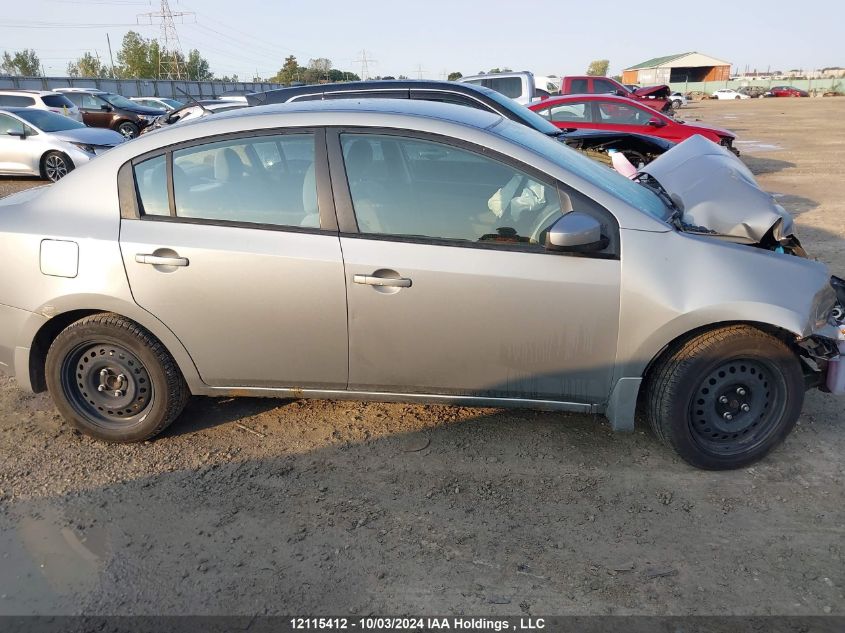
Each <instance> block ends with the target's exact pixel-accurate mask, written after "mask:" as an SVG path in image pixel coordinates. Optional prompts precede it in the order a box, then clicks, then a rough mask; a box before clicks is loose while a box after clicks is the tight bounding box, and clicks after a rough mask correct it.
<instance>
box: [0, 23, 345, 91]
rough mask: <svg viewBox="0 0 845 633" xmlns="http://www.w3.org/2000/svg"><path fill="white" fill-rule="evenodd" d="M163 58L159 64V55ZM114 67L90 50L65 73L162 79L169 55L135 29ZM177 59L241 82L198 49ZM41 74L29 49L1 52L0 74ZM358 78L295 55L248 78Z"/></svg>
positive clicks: (209, 75)
mask: <svg viewBox="0 0 845 633" xmlns="http://www.w3.org/2000/svg"><path fill="white" fill-rule="evenodd" d="M163 56H164V57H165V60H164V62H165V63H164V65H162V57H163ZM114 57H115V59H114V66H112V63H111V60H109V59H103V58H101V57H100V55H99V54H97V53H96V52H93V51H87V52H85V53H84V54H83V55H82V56H81V57H79V58H77V59H75V60H73V61H70V62H68V65H67V69H66V72H67V74H68V76H70V77H90V78H95V79H96V78H108V77H115V78H116V79H165V78H167V67H168V65H170V66H171V68H172V65H173V56H172V55H169V54H167V52H166V51H163V50H162V49H161V46H160V45H159V43H158V40H155V39H147V38H145V37H143V36H142V35H140V34H139V33H137V32H135V31H129V32H128V33H126V35H124V36H123V41H122V42H121V45H120V48H118V49H117V51H116V53H115V56H114ZM177 61H178V64H179V66H180V68H181V71H182V74H184V75H185V76H186V79H188V80H191V81H210V80H212V79H219V80H222V81H241V80H239V79H238V76H237V75H232V76H231V77H230V76H228V75H227V76H222V77H217V76H215V74H214V72H212V70H211V65H210V64H209V62H208V60H207V59H205V57H203V56H202V54H201V53H200V51H199V50H198V49H196V48H193V49H191V50H189V51H188V52H187V54H181V53H180V54H177ZM43 74H44V72H43V67H42V65H41V60H40V59H39V57H38V54H37V53H36V52H35V51H34V50H33V49H24V50H21V51H11V52H10V51H4V52H3V55H2V57H0V75H19V76H23V77H41V76H42V75H43ZM359 79H360V77H359V76H358V75H356V74H355V73H353V72H350V71H345V70H339V69H337V68H334V67H333V65H332V62H331V60H329V59H326V58H325V57H320V58H317V59H311V60H309V62H308V64H307V65H306V66H300V64H299V62H298V61H297V59H296V57H294V56H293V55H290V56H289V57H287V58H285V60H284V62H283V64H282V67H281V68H280V69H279V71H278V72H277V73H276V74H275V75H274V76H273V77H267V78H261V77H256V76H253V77H252V81H272V82H277V83H290V82H292V81H301V82H303V83H317V82H319V81H357V80H359Z"/></svg>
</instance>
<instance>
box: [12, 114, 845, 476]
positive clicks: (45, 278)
mask: <svg viewBox="0 0 845 633" xmlns="http://www.w3.org/2000/svg"><path fill="white" fill-rule="evenodd" d="M696 139H698V140H696ZM646 169H647V170H648V173H647V174H646V173H643V174H641V176H640V179H639V181H638V182H634V181H631V180H628V179H626V178H623V177H621V176H619V175H618V174H616V173H614V172H612V171H611V170H609V169H608V168H606V167H605V166H603V165H599V164H597V163H595V162H593V161H591V160H590V159H588V158H586V157H584V156H582V155H580V154H579V153H578V152H576V151H574V150H572V149H569V148H567V147H566V146H564V145H563V144H562V143H560V142H557V141H555V140H553V139H551V138H548V137H546V136H545V135H543V134H540V133H538V132H536V131H535V130H532V129H530V128H528V127H526V126H524V125H520V124H518V123H515V122H512V121H509V120H507V119H504V118H503V117H501V116H499V115H497V114H494V113H490V112H484V111H480V110H477V109H473V108H466V107H460V106H454V105H449V104H442V103H432V102H427V101H401V100H377V99H373V100H362V101H360V102H356V101H351V100H350V101H344V100H337V101H315V102H306V103H302V104H286V105H281V106H262V107H256V108H246V109H244V110H242V111H238V112H229V113H225V114H217V115H215V116H212V117H206V118H202V119H198V120H196V121H194V122H188V123H185V124H184V125H176V126H171V127H169V128H165V129H162V130H160V131H159V132H157V133H155V134H149V135H144V136H142V137H141V138H139V139H136V140H133V141H132V142H131V143H127V144H125V145H122V146H119V147H117V148H115V149H114V150H111V151H110V152H108V153H107V154H106V155H105V156H103V157H102V158H100V159H98V160H97V161H96V162H95V163H93V164H91V165H89V166H87V167H85V168H84V169H80V170H78V171H76V172H75V173H73V174H71V176H70V177H68V178H66V179H64V180H62V181H61V182H59V183H57V184H56V185H53V186H52V187H46V188H41V189H39V190H33V191H26V192H22V193H19V194H16V195H13V196H10V197H8V198H5V199H3V200H0V248H2V250H3V252H4V253H5V254H6V265H5V266H4V268H3V272H2V274H0V367H1V368H3V369H4V370H5V371H7V372H8V373H10V374H12V375H14V376H16V377H17V381H18V384H19V385H20V387H21V388H22V389H24V390H28V391H42V390H44V389H49V391H50V393H51V394H52V396H53V399H54V400H55V402H56V406H57V407H58V409H59V411H60V412H61V413H62V414H63V415H64V416H65V417H66V418H67V419H68V420H69V421H70V422H71V423H72V424H74V425H76V426H77V427H78V428H79V429H80V430H82V431H83V432H85V433H88V434H90V435H92V436H94V437H97V438H101V439H103V440H107V441H114V442H130V441H139V440H144V439H147V438H149V437H152V436H154V435H156V434H157V433H159V432H161V431H162V430H163V429H164V428H165V427H167V426H168V425H169V424H170V423H171V422H173V421H174V420H175V419H176V418H177V417H178V416H179V414H180V412H181V411H182V409H183V407H184V406H185V403H186V401H187V399H188V397H189V396H190V395H205V396H224V395H225V396H236V395H250V396H273V397H295V398H300V397H316V398H333V399H344V398H345V399H372V400H383V401H411V402H433V403H440V404H450V403H453V404H460V405H481V406H489V407H530V408H537V409H546V410H559V411H578V412H582V413H598V414H603V415H605V416H607V418H608V419H609V420H610V422H611V424H612V426H613V428H614V429H620V430H630V429H632V428H633V425H634V416H635V411H636V410H637V407H638V404H639V405H640V406H641V407H642V409H643V411H644V412H645V414H646V417H647V418H648V420H649V422H650V424H651V426H652V427H653V429H654V431H655V432H656V434H657V435H658V437H660V438H662V439H663V440H664V441H665V442H666V443H667V444H669V445H670V446H671V447H673V448H674V449H675V450H676V451H677V452H678V454H679V455H680V456H681V457H682V458H683V459H685V460H686V461H687V462H689V463H690V464H693V465H695V466H698V467H702V468H711V469H725V468H736V467H739V466H742V465H745V464H749V463H751V462H753V461H755V460H757V459H760V458H761V457H763V456H764V455H766V454H767V453H768V452H769V451H770V450H772V448H774V447H775V446H777V445H778V444H779V443H780V442H781V441H782V440H783V439H784V437H785V436H786V435H788V433H789V432H790V430H791V429H792V427H793V425H794V424H795V422H796V420H797V418H798V415H799V413H800V411H801V406H802V403H803V398H804V392H805V389H806V388H807V387H815V386H825V385H828V386H829V385H830V384H831V383H830V381H829V377H830V376H832V375H834V374H835V373H836V371H835V369H836V368H837V367H838V363H839V354H838V347H837V346H838V336H839V334H838V328H837V325H838V323H837V322H836V321H835V315H839V314H841V306H839V305H838V302H837V293H836V290H835V289H834V287H833V286H832V281H831V278H830V276H829V273H828V271H827V269H826V267H825V266H824V265H823V264H820V263H818V262H815V261H811V260H809V259H807V258H805V257H803V250H802V249H801V246H800V244H799V243H798V241H797V239H796V238H795V236H794V234H793V232H792V230H791V228H792V225H791V221H790V218H789V216H788V215H787V214H785V213H784V212H783V209H781V208H780V207H778V206H777V205H776V204H775V203H774V201H773V199H772V197H771V196H769V195H767V194H765V193H764V192H762V191H761V190H760V189H759V188H758V187H757V186H756V183H755V182H754V179H753V177H752V176H751V175H750V173H749V172H748V171H747V169H745V168H744V166H743V165H742V164H741V163H740V162H739V161H738V160H737V159H736V158H735V157H734V156H733V155H731V154H730V153H729V152H727V151H726V150H725V149H724V148H721V147H719V146H717V145H715V144H713V143H710V142H709V141H707V140H705V139H702V138H700V137H695V139H691V140H690V141H686V142H685V143H681V144H680V145H678V146H677V147H675V148H673V149H671V150H670V151H668V152H667V153H666V154H664V155H663V156H661V157H660V158H658V159H657V160H655V161H654V162H652V163H651V164H650V165H649V166H648V167H647V168H646ZM714 192H715V193H714ZM833 384H836V381H833ZM834 390H835V391H841V389H834Z"/></svg>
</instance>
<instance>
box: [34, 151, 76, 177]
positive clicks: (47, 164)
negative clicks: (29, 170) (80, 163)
mask: <svg viewBox="0 0 845 633" xmlns="http://www.w3.org/2000/svg"><path fill="white" fill-rule="evenodd" d="M73 168H74V165H73V161H72V160H71V159H70V158H68V157H67V156H65V155H64V154H62V153H61V152H47V153H46V154H44V156H42V157H41V177H42V178H44V179H45V180H50V181H52V182H56V181H58V180H61V179H62V178H64V177H65V176H67V175H68V174H69V173H70V172H72V171H73Z"/></svg>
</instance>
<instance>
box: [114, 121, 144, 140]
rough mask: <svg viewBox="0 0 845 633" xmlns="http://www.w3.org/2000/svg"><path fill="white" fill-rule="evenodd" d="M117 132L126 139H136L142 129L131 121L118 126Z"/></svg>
mask: <svg viewBox="0 0 845 633" xmlns="http://www.w3.org/2000/svg"><path fill="white" fill-rule="evenodd" d="M117 131H118V132H120V133H121V134H123V136H124V137H125V138H135V137H136V136H138V132H139V131H140V129H139V128H138V126H137V125H135V124H134V123H132V122H131V121H124V122H123V123H121V124H120V125H118V126H117Z"/></svg>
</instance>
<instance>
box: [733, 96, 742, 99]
mask: <svg viewBox="0 0 845 633" xmlns="http://www.w3.org/2000/svg"><path fill="white" fill-rule="evenodd" d="M734 99H742V97H740V96H739V95H737V96H735V97H734Z"/></svg>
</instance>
